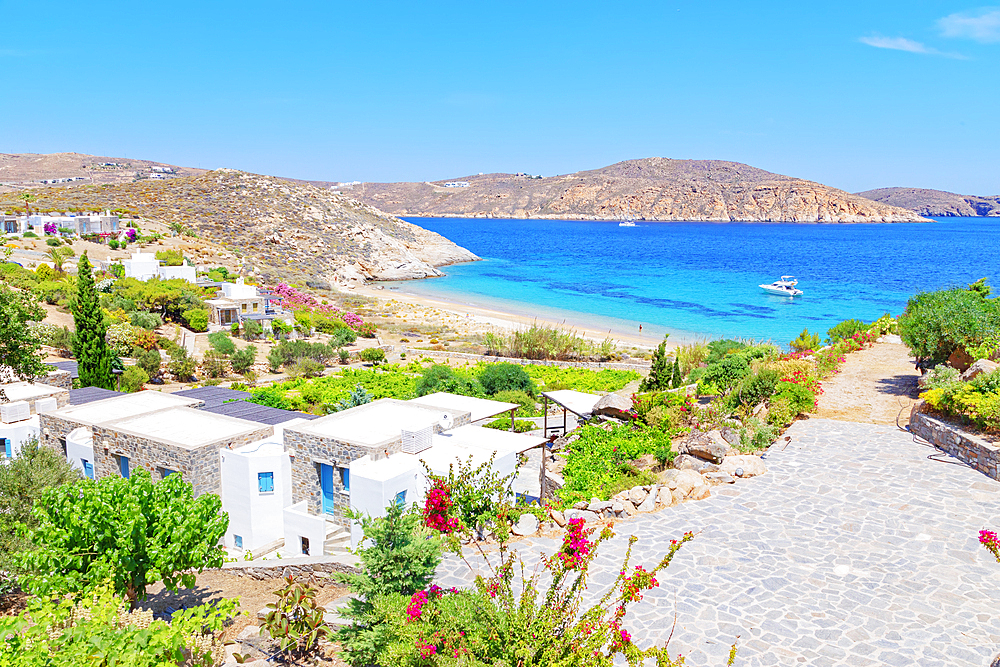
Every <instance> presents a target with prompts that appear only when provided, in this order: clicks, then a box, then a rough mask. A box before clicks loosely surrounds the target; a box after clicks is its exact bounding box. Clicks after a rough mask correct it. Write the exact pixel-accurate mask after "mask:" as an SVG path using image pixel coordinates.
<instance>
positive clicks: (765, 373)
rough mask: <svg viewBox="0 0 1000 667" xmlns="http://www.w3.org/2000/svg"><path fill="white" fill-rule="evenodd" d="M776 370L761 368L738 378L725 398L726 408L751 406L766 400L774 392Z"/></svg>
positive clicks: (776, 381)
mask: <svg viewBox="0 0 1000 667" xmlns="http://www.w3.org/2000/svg"><path fill="white" fill-rule="evenodd" d="M779 379H781V378H780V377H779V376H778V373H777V371H772V370H768V369H762V370H761V371H759V372H758V373H755V374H752V375H747V376H746V377H744V378H743V379H742V380H740V381H739V382H738V383H737V384H736V386H735V387H734V388H733V391H732V393H730V394H729V395H728V396H727V397H726V400H725V405H726V408H727V409H729V410H736V409H738V408H751V409H752V408H753V407H754V406H755V405H757V404H758V403H760V402H761V401H766V400H767V399H769V398H770V397H771V395H772V394H773V393H774V391H775V389H776V387H777V385H778V380H779Z"/></svg>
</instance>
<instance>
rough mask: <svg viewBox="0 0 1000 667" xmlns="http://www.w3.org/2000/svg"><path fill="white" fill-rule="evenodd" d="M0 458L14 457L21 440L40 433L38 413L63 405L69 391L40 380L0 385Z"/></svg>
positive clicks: (67, 399)
mask: <svg viewBox="0 0 1000 667" xmlns="http://www.w3.org/2000/svg"><path fill="white" fill-rule="evenodd" d="M0 397H2V398H3V399H5V400H6V401H7V402H5V403H0V458H2V459H3V460H9V459H12V458H14V457H15V456H17V454H18V452H20V451H21V447H22V446H24V443H26V442H28V441H29V440H31V439H33V438H38V437H39V435H40V434H41V429H40V427H39V420H38V413H39V412H46V411H48V410H55V409H56V408H59V407H62V406H65V405H67V404H68V403H69V392H68V391H67V390H65V389H62V388H60V387H52V386H49V385H46V384H41V383H40V382H13V383H10V384H5V385H0Z"/></svg>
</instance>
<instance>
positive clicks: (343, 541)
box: [323, 521, 351, 556]
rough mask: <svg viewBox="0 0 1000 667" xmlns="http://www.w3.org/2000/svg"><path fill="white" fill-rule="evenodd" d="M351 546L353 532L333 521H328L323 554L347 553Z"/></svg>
mask: <svg viewBox="0 0 1000 667" xmlns="http://www.w3.org/2000/svg"><path fill="white" fill-rule="evenodd" d="M350 547H351V533H350V531H348V530H344V529H343V528H342V527H340V526H339V525H337V524H335V523H333V522H332V521H327V522H326V538H325V539H324V540H323V554H324V555H326V556H333V555H337V554H344V553H347V550H348V549H349V548H350Z"/></svg>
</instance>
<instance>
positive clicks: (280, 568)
mask: <svg viewBox="0 0 1000 667" xmlns="http://www.w3.org/2000/svg"><path fill="white" fill-rule="evenodd" d="M356 562H357V558H355V557H354V556H303V557H301V558H281V559H274V560H266V561H265V560H251V561H237V562H234V563H226V564H225V565H223V566H222V567H221V568H220V569H219V570H216V571H219V572H226V573H229V574H235V575H237V576H240V577H249V578H251V579H257V580H261V579H275V578H277V577H287V576H289V575H291V576H293V577H295V578H299V577H307V576H309V575H311V574H315V573H317V572H323V573H326V574H330V573H332V572H340V573H344V574H358V573H359V572H360V570H359V569H358V568H357V567H356V565H355V563H356Z"/></svg>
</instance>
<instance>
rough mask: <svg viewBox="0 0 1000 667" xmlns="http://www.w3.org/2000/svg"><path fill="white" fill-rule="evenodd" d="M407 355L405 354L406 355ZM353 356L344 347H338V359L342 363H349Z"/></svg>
mask: <svg viewBox="0 0 1000 667" xmlns="http://www.w3.org/2000/svg"><path fill="white" fill-rule="evenodd" d="M404 356H405V355H404ZM350 358H351V353H350V352H348V351H347V350H345V349H344V348H342V347H341V348H337V359H338V360H339V361H340V363H341V365H344V364H346V363H347V361H348V359H350Z"/></svg>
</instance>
